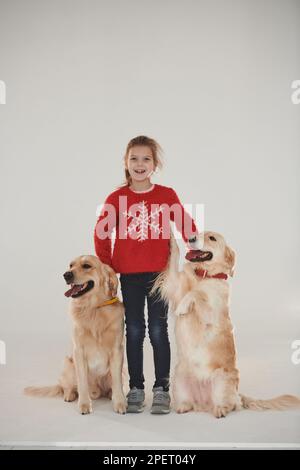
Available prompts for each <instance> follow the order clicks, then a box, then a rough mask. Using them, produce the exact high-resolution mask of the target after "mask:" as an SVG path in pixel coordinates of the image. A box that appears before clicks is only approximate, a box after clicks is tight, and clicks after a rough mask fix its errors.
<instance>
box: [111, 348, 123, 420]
mask: <svg viewBox="0 0 300 470" xmlns="http://www.w3.org/2000/svg"><path fill="white" fill-rule="evenodd" d="M122 369H123V347H122V346H115V347H114V348H113V350H112V353H111V357H110V373H111V380H112V398H111V399H112V403H113V409H114V411H115V412H116V413H120V414H125V412H126V400H125V397H124V393H123V387H122Z"/></svg>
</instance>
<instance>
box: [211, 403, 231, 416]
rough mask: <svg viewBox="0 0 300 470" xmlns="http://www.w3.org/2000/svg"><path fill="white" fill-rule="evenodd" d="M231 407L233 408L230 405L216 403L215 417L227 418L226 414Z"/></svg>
mask: <svg viewBox="0 0 300 470" xmlns="http://www.w3.org/2000/svg"><path fill="white" fill-rule="evenodd" d="M231 409H232V408H230V407H229V406H219V405H216V406H214V408H213V415H214V416H215V418H225V416H227V415H228V413H229V412H230V411H231Z"/></svg>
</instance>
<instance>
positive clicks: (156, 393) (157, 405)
mask: <svg viewBox="0 0 300 470" xmlns="http://www.w3.org/2000/svg"><path fill="white" fill-rule="evenodd" d="M170 402H171V398H170V394H169V392H165V391H164V389H163V387H155V388H153V402H152V407H151V413H152V414H154V415H164V414H167V413H170V411H171V410H170Z"/></svg>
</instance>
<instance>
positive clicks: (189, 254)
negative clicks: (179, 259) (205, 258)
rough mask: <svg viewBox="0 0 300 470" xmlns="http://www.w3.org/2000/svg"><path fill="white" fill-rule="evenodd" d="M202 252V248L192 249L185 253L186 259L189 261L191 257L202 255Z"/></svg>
mask: <svg viewBox="0 0 300 470" xmlns="http://www.w3.org/2000/svg"><path fill="white" fill-rule="evenodd" d="M201 253H202V251H201V250H190V251H188V252H187V254H186V255H185V259H187V260H188V261H191V259H193V258H195V257H199V255H201Z"/></svg>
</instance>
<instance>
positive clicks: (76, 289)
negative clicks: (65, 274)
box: [65, 284, 82, 297]
mask: <svg viewBox="0 0 300 470" xmlns="http://www.w3.org/2000/svg"><path fill="white" fill-rule="evenodd" d="M81 287H82V285H81V284H77V285H76V284H74V285H73V286H72V287H71V289H69V290H67V292H65V296H66V297H71V295H73V294H77V292H79V291H80V289H81Z"/></svg>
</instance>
